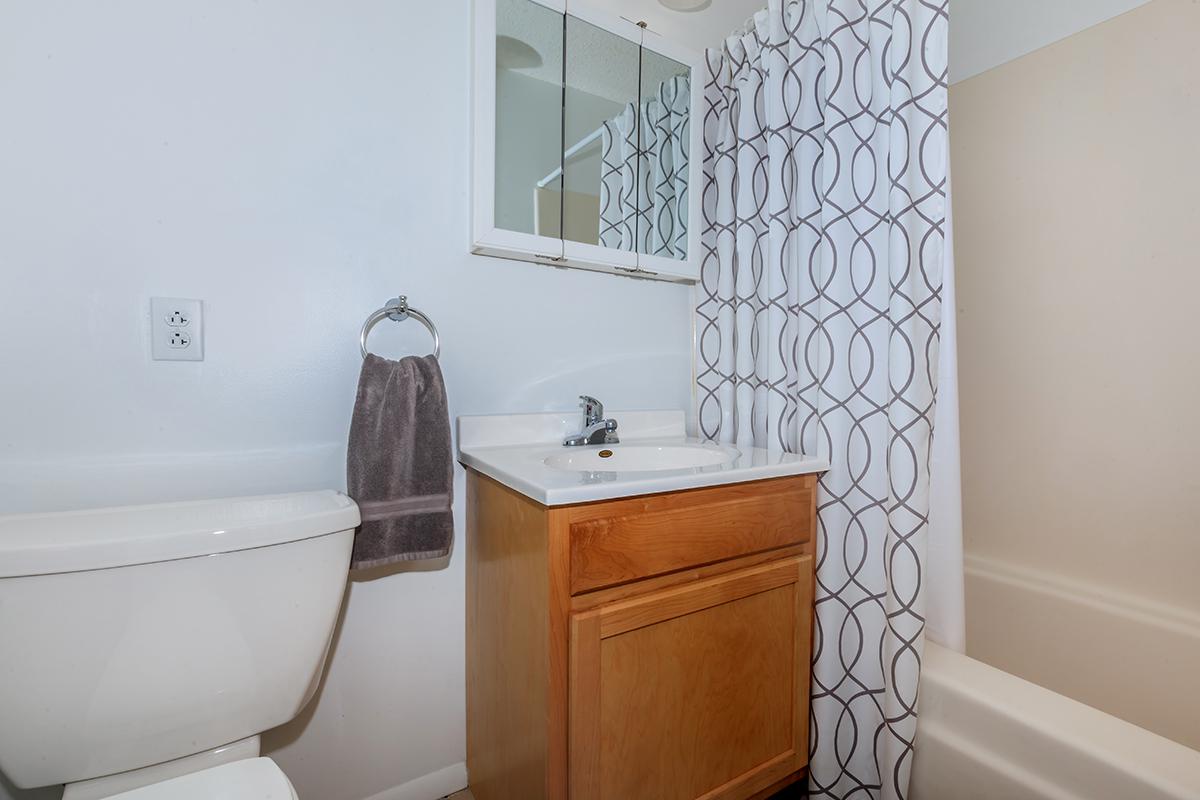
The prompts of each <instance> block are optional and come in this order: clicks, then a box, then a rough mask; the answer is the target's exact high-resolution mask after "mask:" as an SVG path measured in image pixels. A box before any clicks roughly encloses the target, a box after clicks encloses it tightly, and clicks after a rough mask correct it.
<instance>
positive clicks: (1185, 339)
mask: <svg viewBox="0 0 1200 800" xmlns="http://www.w3.org/2000/svg"><path fill="white" fill-rule="evenodd" d="M1198 32H1200V3H1196V2H1192V0H1154V2H1151V3H1149V4H1148V5H1145V6H1142V7H1140V8H1138V9H1136V10H1134V11H1132V12H1130V13H1128V14H1125V15H1123V16H1120V17H1118V18H1116V19H1114V20H1111V21H1109V22H1106V23H1104V24H1102V25H1099V26H1096V27H1093V28H1090V29H1088V30H1085V31H1083V32H1081V33H1078V34H1076V35H1074V36H1071V37H1069V38H1067V39H1065V40H1062V41H1060V42H1058V43H1056V44H1054V45H1052V46H1050V47H1047V48H1044V49H1042V50H1039V51H1036V52H1034V53H1032V54H1030V55H1027V56H1024V57H1022V58H1020V59H1017V60H1016V61H1012V62H1010V63H1008V64H1005V65H1003V66H1001V67H998V68H996V69H994V70H991V71H988V72H985V73H983V74H981V75H979V76H977V77H974V78H971V79H969V80H966V81H963V82H961V83H958V84H956V85H954V86H953V87H952V88H951V124H952V134H951V138H952V153H953V162H954V203H955V206H954V213H955V223H956V230H955V235H956V260H957V266H958V272H959V277H958V281H959V301H958V302H959V309H958V310H959V315H960V316H959V319H960V327H959V331H960V353H961V356H960V357H961V381H962V384H961V391H962V424H963V431H962V436H963V473H964V474H963V488H964V514H965V525H966V547H967V552H968V555H969V556H975V557H981V558H996V559H1000V560H1002V561H1004V562H1007V563H1009V564H1013V565H1016V566H1018V567H1020V566H1022V565H1024V566H1026V567H1029V568H1032V569H1034V570H1036V571H1038V572H1048V573H1051V574H1059V575H1061V576H1063V577H1066V578H1070V579H1074V580H1076V581H1083V582H1086V583H1089V584H1094V585H1096V586H1098V587H1100V588H1101V589H1102V590H1103V591H1104V592H1105V593H1106V594H1107V593H1111V595H1112V596H1114V597H1118V598H1119V597H1122V596H1124V595H1128V598H1127V599H1128V600H1130V601H1131V602H1135V601H1150V602H1157V603H1162V604H1165V605H1166V606H1168V607H1171V608H1172V609H1173V610H1175V611H1178V612H1181V613H1183V614H1184V615H1185V616H1192V618H1193V619H1197V618H1200V617H1196V616H1194V615H1198V614H1200V469H1198V464H1200V45H1198V42H1197V38H1196V34H1197V33H1198ZM970 614H971V609H970V608H968V615H970Z"/></svg>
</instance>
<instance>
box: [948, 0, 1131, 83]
mask: <svg viewBox="0 0 1200 800" xmlns="http://www.w3.org/2000/svg"><path fill="white" fill-rule="evenodd" d="M1147 2H1149V0H952V1H951V6H950V82H951V83H956V82H958V81H961V80H965V79H967V78H970V77H971V76H973V75H978V74H979V73H981V72H983V71H985V70H989V69H991V68H992V67H998V66H1000V65H1001V64H1003V63H1005V62H1007V61H1012V60H1013V59H1014V58H1019V57H1021V56H1023V55H1025V54H1026V53H1031V52H1033V51H1034V50H1037V49H1038V48H1041V47H1045V46H1046V45H1048V44H1052V43H1054V42H1057V41H1058V40H1060V39H1065V38H1066V37H1068V36H1071V35H1072V34H1075V33H1078V32H1079V31H1081V30H1083V29H1084V28H1090V27H1091V26H1093V25H1096V24H1098V23H1100V22H1104V21H1105V20H1108V19H1112V18H1113V17H1115V16H1117V15H1119V14H1123V13H1125V12H1126V11H1130V10H1132V9H1134V8H1137V7H1138V6H1141V5H1145V4H1146V3H1147Z"/></svg>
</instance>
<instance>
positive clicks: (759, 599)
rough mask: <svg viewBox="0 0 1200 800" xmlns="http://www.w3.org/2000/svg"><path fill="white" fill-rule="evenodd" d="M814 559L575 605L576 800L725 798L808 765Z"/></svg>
mask: <svg viewBox="0 0 1200 800" xmlns="http://www.w3.org/2000/svg"><path fill="white" fill-rule="evenodd" d="M811 611H812V557H811V556H804V557H802V558H789V559H785V560H782V561H779V562H775V563H772V564H768V565H763V566H759V567H753V568H750V569H746V570H742V571H739V572H734V573H730V574H727V575H721V576H718V577H715V578H711V579H708V580H703V581H697V582H696V583H694V584H691V585H687V586H681V587H674V588H672V589H668V590H664V591H662V592H655V593H652V594H648V595H645V596H642V597H637V598H633V599H630V600H626V601H622V602H618V603H613V604H611V605H609V606H603V607H601V608H598V609H595V610H593V611H588V612H583V613H581V614H577V615H575V616H574V617H573V618H572V626H571V636H572V642H571V679H570V693H571V706H570V729H571V741H570V760H571V764H570V768H571V775H570V782H571V797H572V800H600V799H601V798H617V797H619V798H623V800H638V798H645V799H646V800H695V798H705V799H706V800H718V799H720V800H726V799H728V800H734V799H735V798H745V797H749V796H751V795H752V794H753V793H754V792H756V791H758V790H760V789H762V788H765V787H766V786H769V785H771V784H772V783H774V782H775V781H777V780H779V779H781V778H783V777H785V776H787V775H789V774H791V773H793V772H795V771H796V770H797V769H799V768H801V767H802V766H803V765H804V764H805V763H806V754H807V746H808V716H807V715H808V679H809V667H808V658H809V650H810V637H811Z"/></svg>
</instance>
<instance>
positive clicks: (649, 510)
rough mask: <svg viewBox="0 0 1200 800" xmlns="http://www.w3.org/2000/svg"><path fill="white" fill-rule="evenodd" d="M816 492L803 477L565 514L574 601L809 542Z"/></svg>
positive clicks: (642, 499) (813, 484) (811, 479)
mask: <svg viewBox="0 0 1200 800" xmlns="http://www.w3.org/2000/svg"><path fill="white" fill-rule="evenodd" d="M815 488H816V476H814V475H798V476H795V477H788V478H773V479H770V480H764V481H754V482H751V483H736V484H730V485H727V486H719V487H714V488H711V489H694V490H691V491H686V492H674V493H671V494H662V495H650V496H647V497H634V498H630V499H627V500H616V501H612V502H604V503H593V504H590V505H584V506H574V507H571V508H569V509H566V511H567V514H568V517H567V523H568V527H569V530H570V558H571V569H570V585H571V594H581V593H583V592H590V591H592V590H594V589H602V588H604V587H606V586H615V585H617V584H622V583H628V582H630V581H636V580H640V579H642V578H649V577H652V576H654V575H662V574H664V573H668V572H674V571H676V570H681V569H687V568H689V567H697V566H701V565H703V564H712V563H714V562H717V561H724V560H726V559H730V558H737V557H739V556H746V555H750V554H752V553H759V552H762V551H764V550H771V549H774V548H777V547H786V546H788V545H797V544H802V543H804V542H807V541H809V540H810V539H811V538H812V529H813V518H814V504H813V500H814V493H815Z"/></svg>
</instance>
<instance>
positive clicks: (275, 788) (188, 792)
mask: <svg viewBox="0 0 1200 800" xmlns="http://www.w3.org/2000/svg"><path fill="white" fill-rule="evenodd" d="M215 797H219V798H221V800H295V797H296V792H295V790H294V789H292V784H291V782H290V781H289V780H288V779H287V776H286V775H284V774H283V771H282V770H281V769H279V767H278V766H277V765H276V764H275V762H274V761H272V760H271V759H269V758H248V759H245V760H243V761H233V762H231V763H229V764H222V765H221V766H219V767H209V768H208V769H206V770H201V771H200V772H193V773H192V774H190V775H183V776H181V777H178V778H172V779H171V780H169V781H162V782H161V783H154V784H151V785H150V786H143V787H142V788H140V789H132V790H130V791H128V792H121V793H120V794H115V795H113V796H112V797H110V798H109V800H213V798H215Z"/></svg>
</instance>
